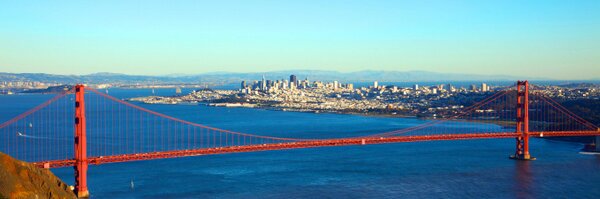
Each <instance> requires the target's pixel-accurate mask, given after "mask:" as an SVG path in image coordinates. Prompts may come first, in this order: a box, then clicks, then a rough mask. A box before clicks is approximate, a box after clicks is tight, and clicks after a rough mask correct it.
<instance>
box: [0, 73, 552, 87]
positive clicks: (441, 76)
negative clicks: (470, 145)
mask: <svg viewBox="0 0 600 199" xmlns="http://www.w3.org/2000/svg"><path fill="white" fill-rule="evenodd" d="M292 74H294V75H296V76H297V77H298V79H305V78H308V79H309V80H310V81H314V80H321V81H332V80H338V81H343V82H368V81H382V82H435V81H505V80H507V81H513V80H517V79H530V80H549V79H547V78H527V77H516V76H508V75H476V74H458V73H438V72H428V71H406V72H403V71H376V70H364V71H356V72H338V71H326V70H283V71H271V72H253V73H234V72H211V73H203V74H193V75H185V74H172V75H164V76H148V75H127V74H119V73H105V72H102V73H93V74H88V75H55V74H45V73H0V81H39V82H48V83H64V84H75V83H93V84H99V83H113V84H114V83H119V84H136V83H139V84H151V83H155V84H164V83H176V84H180V83H188V84H190V83H191V84H193V83H236V82H239V81H242V80H246V81H253V80H260V79H262V77H263V75H264V76H265V77H266V78H267V79H289V76H290V75H292Z"/></svg>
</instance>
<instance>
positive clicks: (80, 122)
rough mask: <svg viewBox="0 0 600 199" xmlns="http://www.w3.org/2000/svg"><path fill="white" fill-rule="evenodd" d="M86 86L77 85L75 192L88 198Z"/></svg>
mask: <svg viewBox="0 0 600 199" xmlns="http://www.w3.org/2000/svg"><path fill="white" fill-rule="evenodd" d="M84 95H85V86H84V85H82V84H78V85H76V86H75V167H74V169H75V193H76V194H77V197H79V198H87V197H89V196H90V193H89V191H88V188H87V170H88V160H87V143H86V135H85V128H86V127H85V103H84Z"/></svg>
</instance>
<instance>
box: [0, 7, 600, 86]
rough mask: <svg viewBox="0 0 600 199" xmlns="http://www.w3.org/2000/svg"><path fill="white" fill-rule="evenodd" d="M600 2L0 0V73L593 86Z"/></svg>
mask: <svg viewBox="0 0 600 199" xmlns="http://www.w3.org/2000/svg"><path fill="white" fill-rule="evenodd" d="M599 9H600V2H598V1H591V0H584V1H577V2H565V1H541V0H534V1H525V2H523V1H516V0H511V1H485V2H481V1H457V2H452V3H450V2H446V1H431V2H413V1H374V2H362V1H332V2H321V1H302V2H266V1H226V2H199V1H175V2H169V3H164V2H160V1H143V2H141V1H140V2H137V1H132V2H123V1H102V2H77V1H61V2H58V3H57V2H45V1H18V2H5V3H4V5H3V6H2V7H0V42H1V43H2V44H3V45H0V71H1V72H10V73H49V74H74V75H85V74H91V73H96V72H111V73H123V74H132V75H153V76H160V75H169V74H201V73H209V72H241V73H246V72H252V73H256V72H265V71H280V70H332V71H339V72H353V71H361V70H385V71H430V72H439V73H458V74H481V75H509V76H525V77H539V78H550V79H557V80H589V79H598V78H599V77H600V38H598V37H597V35H600V13H599V12H596V11H597V10H599Z"/></svg>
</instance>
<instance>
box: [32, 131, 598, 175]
mask: <svg viewBox="0 0 600 199" xmlns="http://www.w3.org/2000/svg"><path fill="white" fill-rule="evenodd" d="M518 136H519V134H517V133H471V134H442V135H416V136H396V137H364V138H340V139H326V140H314V141H302V142H288V143H277V144H259V145H245V146H230V147H217V148H202V149H193V150H175V151H161V152H150V153H136V154H124V155H112V156H99V157H90V158H88V162H89V163H90V164H106V163H116V162H129V161H139V160H153V159H162V158H176V157H186V156H200V155H212V154H224V153H241V152H253V151H269V150H284V149H298V148H313V147H331V146H347V145H367V144H384V143H398V142H424V141H441V140H471V139H492V138H516V137H518ZM530 136H531V137H542V136H543V137H559V136H600V132H598V131H558V132H530ZM34 164H35V165H37V166H39V167H45V168H59V167H71V166H74V165H75V160H73V159H67V160H52V161H44V162H36V163H34Z"/></svg>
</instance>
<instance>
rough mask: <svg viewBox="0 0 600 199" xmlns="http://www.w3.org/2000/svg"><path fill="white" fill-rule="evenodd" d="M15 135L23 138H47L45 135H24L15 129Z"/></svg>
mask: <svg viewBox="0 0 600 199" xmlns="http://www.w3.org/2000/svg"><path fill="white" fill-rule="evenodd" d="M17 136H19V137H24V138H31V139H48V138H45V137H38V136H31V135H26V134H24V133H21V132H18V131H17Z"/></svg>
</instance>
